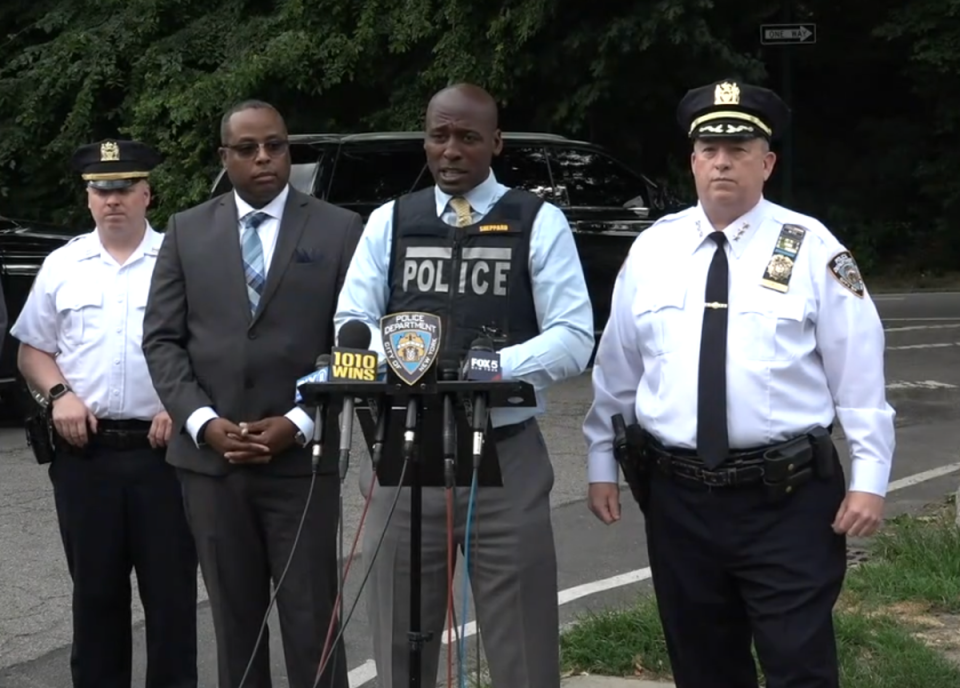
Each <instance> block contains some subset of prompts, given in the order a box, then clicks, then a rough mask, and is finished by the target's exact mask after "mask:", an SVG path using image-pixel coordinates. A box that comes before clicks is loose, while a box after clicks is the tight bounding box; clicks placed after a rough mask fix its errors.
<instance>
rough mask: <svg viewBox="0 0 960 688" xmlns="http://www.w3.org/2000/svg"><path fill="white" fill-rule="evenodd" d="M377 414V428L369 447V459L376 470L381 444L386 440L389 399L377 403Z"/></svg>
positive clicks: (380, 457) (389, 407) (390, 408)
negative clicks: (371, 444)
mask: <svg viewBox="0 0 960 688" xmlns="http://www.w3.org/2000/svg"><path fill="white" fill-rule="evenodd" d="M379 407H380V408H379V409H378V410H379V414H378V415H377V429H376V432H375V433H374V438H373V447H372V448H371V453H370V461H371V463H372V464H373V470H377V466H379V465H380V459H382V458H383V445H384V444H386V442H387V431H388V430H389V421H390V411H391V410H392V405H391V404H390V401H389V399H387V400H384V402H383V403H381V404H379Z"/></svg>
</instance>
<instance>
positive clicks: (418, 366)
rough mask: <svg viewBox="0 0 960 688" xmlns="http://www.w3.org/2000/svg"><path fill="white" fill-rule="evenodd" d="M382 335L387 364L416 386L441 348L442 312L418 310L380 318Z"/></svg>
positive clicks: (408, 382)
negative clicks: (439, 313)
mask: <svg viewBox="0 0 960 688" xmlns="http://www.w3.org/2000/svg"><path fill="white" fill-rule="evenodd" d="M380 337H381V340H382V342H383V352H384V354H385V355H386V358H387V364H388V365H389V366H390V367H391V368H392V369H393V371H394V372H395V373H396V374H397V377H399V378H400V379H401V380H403V381H404V382H405V383H407V384H408V385H411V386H413V385H415V384H417V382H419V380H420V378H422V377H423V376H424V374H425V373H426V372H427V371H428V370H429V369H430V366H431V365H432V364H433V361H434V359H436V357H437V352H438V351H439V350H440V316H438V315H433V314H432V313H417V312H406V313H391V314H390V315H385V316H383V317H382V318H380Z"/></svg>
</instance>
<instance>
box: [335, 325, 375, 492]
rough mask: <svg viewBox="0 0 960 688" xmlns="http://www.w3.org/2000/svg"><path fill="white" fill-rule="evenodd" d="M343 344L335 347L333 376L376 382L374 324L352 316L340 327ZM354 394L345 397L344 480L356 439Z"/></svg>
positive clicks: (342, 442)
mask: <svg viewBox="0 0 960 688" xmlns="http://www.w3.org/2000/svg"><path fill="white" fill-rule="evenodd" d="M338 340H339V341H338V344H339V346H335V347H333V350H332V354H333V362H332V364H331V365H330V370H331V372H332V375H331V377H330V379H331V380H349V381H357V380H363V381H367V382H375V381H376V379H377V354H376V353H375V352H373V351H370V350H369V349H368V348H367V347H369V346H370V328H369V327H367V326H366V325H365V324H364V323H362V322H361V321H359V320H350V321H348V322H346V323H345V324H344V326H343V327H341V328H340V334H339V337H338ZM353 404H354V400H353V395H352V394H347V395H345V396H344V399H343V411H342V412H341V414H340V423H341V427H340V480H341V481H343V480H344V478H346V476H347V468H348V467H349V465H350V445H351V442H352V440H353Z"/></svg>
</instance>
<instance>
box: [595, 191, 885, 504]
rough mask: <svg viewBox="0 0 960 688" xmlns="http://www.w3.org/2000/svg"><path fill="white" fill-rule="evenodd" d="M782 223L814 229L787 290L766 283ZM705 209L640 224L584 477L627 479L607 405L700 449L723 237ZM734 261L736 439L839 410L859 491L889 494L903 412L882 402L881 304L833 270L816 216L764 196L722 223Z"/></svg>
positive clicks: (736, 443) (799, 430) (750, 440)
mask: <svg viewBox="0 0 960 688" xmlns="http://www.w3.org/2000/svg"><path fill="white" fill-rule="evenodd" d="M785 224H792V225H798V226H800V227H802V228H804V229H805V230H806V232H805V235H804V239H803V242H802V244H801V246H800V251H799V253H798V254H797V257H796V260H795V264H794V266H793V270H792V274H791V278H790V281H789V285H788V290H787V292H786V293H781V292H779V291H775V290H772V289H769V288H765V287H763V286H761V279H762V277H763V274H764V271H765V269H766V267H767V264H768V263H769V262H770V259H771V257H772V255H773V251H774V247H775V245H776V244H777V241H778V239H779V237H780V232H781V228H782V227H783V225H785ZM712 231H714V230H713V227H712V226H711V224H710V222H709V221H708V220H707V218H706V216H705V215H704V213H703V211H702V208H701V207H700V206H699V205H698V206H697V207H694V208H690V209H688V210H685V211H683V212H681V213H677V214H675V215H670V216H667V217H666V218H664V219H661V220H660V221H658V222H657V223H656V224H654V225H653V226H652V227H651V228H650V229H648V230H647V231H646V232H644V233H643V234H642V235H640V236H639V237H638V238H637V240H636V241H635V242H634V244H633V246H632V248H631V250H630V253H629V255H628V257H627V260H626V262H625V263H624V266H623V268H622V269H621V271H620V274H619V276H618V277H617V280H616V286H615V288H614V293H613V301H612V305H611V315H610V320H609V321H608V323H607V325H606V328H605V330H604V333H603V335H602V337H601V340H600V344H599V347H598V350H597V357H596V361H595V365H594V369H593V388H594V401H593V405H592V406H591V408H590V410H589V412H588V414H587V416H586V419H585V421H584V425H583V432H584V437H585V440H586V443H587V452H588V476H589V481H590V482H591V483H593V482H618V474H617V464H616V462H615V460H614V457H613V449H612V440H613V430H612V423H611V420H610V418H611V416H613V415H614V414H617V413H621V414H623V417H624V419H625V420H626V421H627V423H628V424H629V423H632V422H634V421H636V422H638V423H639V424H640V425H641V426H642V427H644V428H645V429H646V430H647V431H648V432H650V433H651V434H653V435H654V436H655V437H657V438H658V439H659V440H660V441H661V442H663V443H664V444H665V445H667V446H669V447H675V448H683V449H695V448H696V437H697V427H696V425H697V380H698V360H699V348H700V329H701V326H702V322H703V309H704V289H705V284H706V276H707V271H708V267H709V264H710V261H711V259H712V257H713V253H714V251H715V250H716V248H715V246H716V244H715V243H714V242H713V241H710V240H709V239H708V238H707V234H708V232H712ZM723 231H724V233H725V235H726V237H727V242H726V244H727V246H726V250H727V252H728V258H729V262H730V300H729V324H728V344H727V368H726V373H727V396H728V400H727V407H728V421H727V422H728V427H729V437H730V447H731V449H746V448H753V447H759V446H764V445H769V444H773V443H775V442H780V441H783V440H787V439H790V438H792V437H797V436H798V435H802V434H804V433H806V432H808V431H809V430H811V429H812V428H814V427H816V426H818V425H819V426H823V427H827V426H829V425H830V424H831V423H833V422H834V419H835V418H837V419H839V421H840V423H841V425H842V426H843V429H844V433H845V435H846V439H847V444H848V446H849V448H850V452H851V456H852V458H853V467H852V474H851V478H850V489H851V490H856V491H863V492H871V493H875V494H879V495H885V494H886V489H887V483H888V480H889V475H890V468H891V463H892V458H893V452H894V446H895V435H894V410H893V408H891V406H890V405H889V404H888V403H887V401H886V389H885V378H884V369H883V354H884V333H883V326H882V324H881V322H880V318H879V315H878V313H877V310H876V307H875V305H874V303H873V301H872V300H871V298H870V296H869V294H868V293H867V292H866V290H864V293H863V295H862V296H858V295H857V294H855V293H853V292H852V291H850V290H849V289H847V288H846V287H844V286H843V285H842V284H841V283H840V281H839V280H838V279H837V278H835V277H834V276H833V274H831V272H830V271H829V269H828V263H829V262H830V261H831V259H832V258H834V257H835V256H837V255H838V254H840V253H841V252H842V251H844V250H845V249H844V247H843V246H842V245H841V244H840V242H839V241H838V240H837V239H836V238H835V237H834V236H833V235H832V234H831V233H830V232H829V231H828V230H827V229H826V228H825V227H824V226H823V225H822V224H821V223H820V222H818V221H817V220H815V219H814V218H811V217H808V216H806V215H801V214H800V213H796V212H793V211H790V210H787V209H786V208H783V207H781V206H778V205H776V204H773V203H770V202H768V201H766V200H761V202H760V203H759V205H757V206H756V207H755V208H754V209H753V210H751V211H750V212H749V213H747V214H746V215H745V216H743V217H742V218H740V219H739V220H737V221H736V222H734V223H732V224H731V225H729V226H728V227H727V228H725V229H724V230H723Z"/></svg>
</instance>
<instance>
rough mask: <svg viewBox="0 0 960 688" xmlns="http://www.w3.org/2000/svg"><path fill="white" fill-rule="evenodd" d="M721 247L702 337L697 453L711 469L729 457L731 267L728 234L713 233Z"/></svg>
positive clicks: (712, 275) (711, 277) (709, 279)
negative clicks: (728, 260)
mask: <svg viewBox="0 0 960 688" xmlns="http://www.w3.org/2000/svg"><path fill="white" fill-rule="evenodd" d="M710 238H711V239H713V240H714V241H715V242H716V243H717V250H716V251H715V252H714V254H713V260H712V261H711V262H710V271H709V272H708V273H707V289H706V294H705V300H706V305H705V307H704V309H703V331H702V334H701V340H700V379H699V383H698V387H697V453H698V454H699V455H700V458H701V459H702V460H703V462H704V463H705V464H706V465H707V466H708V467H710V468H715V467H716V466H718V465H720V463H721V462H722V461H723V460H724V459H725V458H727V453H728V449H729V445H730V440H729V438H728V437H727V310H728V308H727V293H728V283H729V266H728V265H727V252H726V251H725V250H724V244H725V243H726V239H727V238H726V236H724V234H723V232H716V231H714V232H711V233H710Z"/></svg>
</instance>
